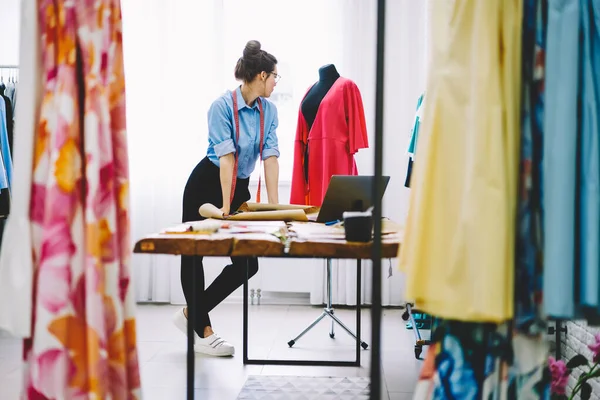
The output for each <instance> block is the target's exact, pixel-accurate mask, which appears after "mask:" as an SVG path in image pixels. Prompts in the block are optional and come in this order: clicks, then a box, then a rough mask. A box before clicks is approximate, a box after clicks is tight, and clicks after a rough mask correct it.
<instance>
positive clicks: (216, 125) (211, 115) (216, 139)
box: [208, 98, 277, 158]
mask: <svg viewBox="0 0 600 400" xmlns="http://www.w3.org/2000/svg"><path fill="white" fill-rule="evenodd" d="M229 114H231V111H230V110H229V109H228V107H227V104H226V103H225V100H224V99H223V98H220V99H218V100H216V101H215V102H214V103H213V104H212V105H211V106H210V108H209V109H208V140H209V142H210V143H211V144H212V145H213V148H214V151H215V154H216V155H217V157H219V158H220V157H223V156H225V155H227V154H230V153H235V143H234V141H233V135H232V133H233V134H235V132H234V128H233V125H232V123H231V118H232V116H231V115H229ZM275 143H276V144H277V141H275Z"/></svg>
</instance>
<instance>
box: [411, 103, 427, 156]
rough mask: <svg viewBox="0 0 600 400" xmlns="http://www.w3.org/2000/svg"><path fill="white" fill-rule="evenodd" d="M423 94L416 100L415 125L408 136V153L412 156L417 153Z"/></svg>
mask: <svg viewBox="0 0 600 400" xmlns="http://www.w3.org/2000/svg"><path fill="white" fill-rule="evenodd" d="M424 95H425V94H422V95H421V96H419V100H417V111H416V116H415V123H414V125H413V128H412V132H411V135H410V143H409V144H408V153H409V154H410V155H411V156H413V158H414V155H415V153H416V151H417V140H418V139H419V127H420V126H421V113H420V111H421V105H422V104H423V97H424Z"/></svg>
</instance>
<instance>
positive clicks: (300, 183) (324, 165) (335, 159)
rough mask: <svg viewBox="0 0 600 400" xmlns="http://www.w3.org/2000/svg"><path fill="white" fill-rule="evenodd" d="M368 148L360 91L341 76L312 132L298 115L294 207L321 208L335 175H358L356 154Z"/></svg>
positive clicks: (293, 181)
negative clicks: (308, 206)
mask: <svg viewBox="0 0 600 400" xmlns="http://www.w3.org/2000/svg"><path fill="white" fill-rule="evenodd" d="M309 90H310V89H309ZM307 93H308V91H307ZM307 147H308V148H307ZM367 147H369V139H368V136H367V126H366V123H365V113H364V108H363V103H362V98H361V95H360V91H359V89H358V87H357V86H356V84H355V83H354V82H353V81H351V80H350V79H347V78H343V77H340V78H338V79H337V80H336V81H335V83H334V84H333V86H332V87H331V89H329V92H327V94H326V95H325V97H324V98H323V100H322V101H321V104H320V105H319V110H318V112H317V115H316V118H315V121H314V123H313V125H312V127H311V128H310V130H309V129H308V124H307V122H306V120H305V119H304V116H303V115H302V111H301V110H299V112H298V126H297V127H296V140H295V142H294V166H293V172H292V188H291V196H290V204H307V205H313V206H318V207H320V206H321V203H322V202H323V198H324V197H325V192H326V191H327V186H328V185H329V180H330V179H331V176H332V175H358V169H357V168H356V162H355V161H354V154H355V153H356V152H357V151H358V150H359V149H364V148H367ZM306 150H308V152H307V151H306ZM307 158H308V159H307ZM309 160H310V161H309Z"/></svg>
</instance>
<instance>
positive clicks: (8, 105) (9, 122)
mask: <svg viewBox="0 0 600 400" xmlns="http://www.w3.org/2000/svg"><path fill="white" fill-rule="evenodd" d="M2 97H3V98H4V112H5V113H6V131H7V133H8V148H9V150H10V154H11V156H12V154H13V126H14V118H13V107H12V101H11V100H10V98H9V97H8V96H6V95H4V96H2ZM13 162H14V160H13Z"/></svg>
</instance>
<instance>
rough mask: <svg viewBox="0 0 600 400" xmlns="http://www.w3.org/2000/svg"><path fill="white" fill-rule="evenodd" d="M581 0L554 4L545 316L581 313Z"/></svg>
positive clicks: (545, 157)
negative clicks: (578, 190) (578, 230)
mask: <svg viewBox="0 0 600 400" xmlns="http://www.w3.org/2000/svg"><path fill="white" fill-rule="evenodd" d="M579 2H580V0H549V1H548V35H547V43H546V46H547V52H546V83H545V84H546V97H545V101H546V104H545V114H544V129H545V132H544V146H543V148H544V149H543V168H542V169H543V171H544V174H543V202H544V203H543V207H544V218H543V220H544V263H545V265H544V302H543V304H544V311H545V312H546V314H547V315H548V316H550V317H555V318H567V319H570V318H573V316H574V313H575V292H574V290H575V289H574V285H575V269H574V264H575V233H576V220H575V205H576V186H577V133H578V128H577V101H578V93H577V92H578V90H577V89H578V83H579V73H578V71H579V52H580V45H579V32H580V30H579V27H580V23H579V22H580V21H579V20H580V7H579Z"/></svg>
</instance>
